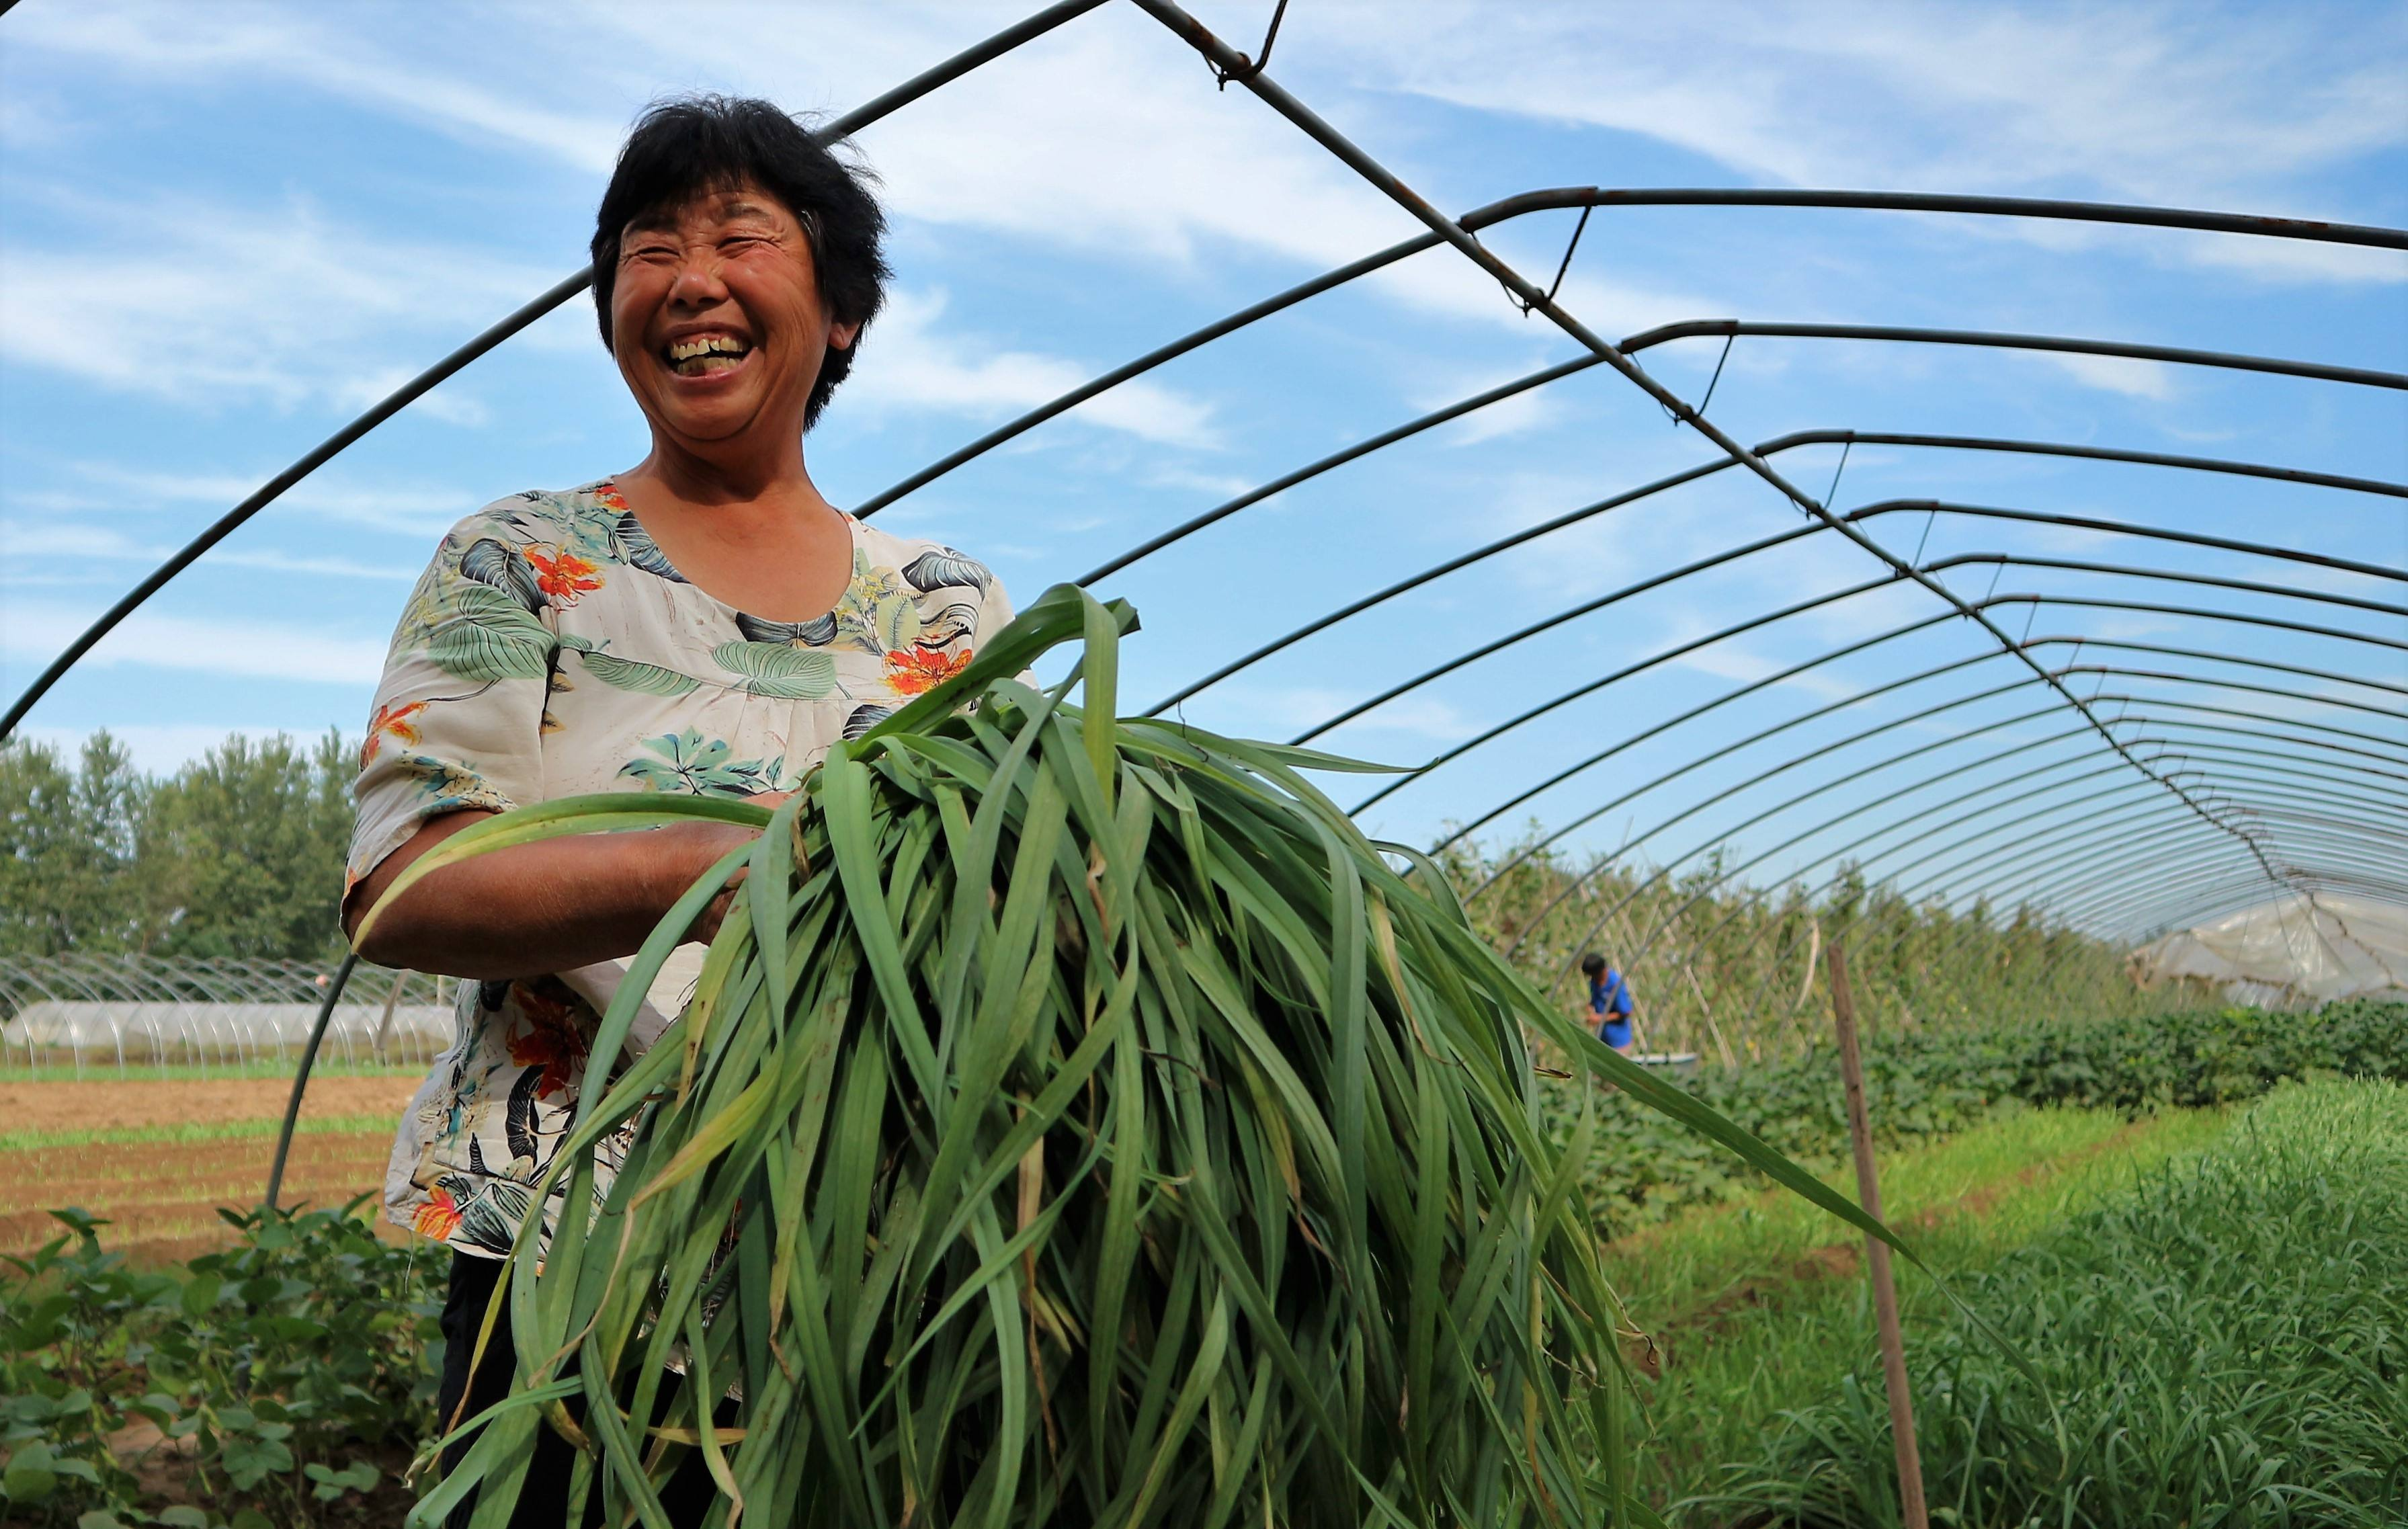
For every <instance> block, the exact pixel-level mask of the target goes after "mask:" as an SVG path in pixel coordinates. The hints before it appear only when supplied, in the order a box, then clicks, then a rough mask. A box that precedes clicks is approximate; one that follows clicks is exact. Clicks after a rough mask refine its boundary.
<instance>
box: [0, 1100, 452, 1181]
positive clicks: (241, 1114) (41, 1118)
mask: <svg viewBox="0 0 2408 1529" xmlns="http://www.w3.org/2000/svg"><path fill="white" fill-rule="evenodd" d="M418 1081H419V1080H418V1079H415V1078H316V1079H311V1080H310V1082H309V1092H308V1093H307V1094H305V1095H303V1097H302V1100H301V1117H302V1119H304V1120H309V1119H313V1118H315V1119H324V1118H337V1117H341V1116H345V1115H389V1116H391V1117H393V1118H394V1120H396V1121H397V1120H399V1119H400V1118H401V1111H402V1107H403V1106H405V1105H407V1104H408V1103H409V1096H410V1094H411V1093H412V1092H413V1091H415V1090H416V1089H417V1087H418ZM292 1092H293V1084H292V1082H291V1080H290V1079H280V1078H222V1079H210V1078H195V1079H127V1080H123V1081H120V1080H118V1079H85V1080H83V1081H80V1082H69V1081H61V1082H40V1083H0V1130H7V1131H12V1132H15V1131H106V1130H112V1129H117V1128H122V1127H126V1126H138V1125H227V1124H233V1123H235V1122H241V1121H274V1120H281V1119H282V1118H283V1116H284V1101H285V1099H286V1097H287V1096H288V1095H290V1094H291V1093H292ZM12 1155H13V1154H12ZM261 1161H262V1162H263V1163H264V1162H265V1157H263V1158H262V1159H261ZM14 1166H15V1165H13V1164H12V1165H11V1168H12V1171H11V1173H10V1178H12V1179H13V1178H14V1177H15V1173H14V1171H13V1169H14Z"/></svg>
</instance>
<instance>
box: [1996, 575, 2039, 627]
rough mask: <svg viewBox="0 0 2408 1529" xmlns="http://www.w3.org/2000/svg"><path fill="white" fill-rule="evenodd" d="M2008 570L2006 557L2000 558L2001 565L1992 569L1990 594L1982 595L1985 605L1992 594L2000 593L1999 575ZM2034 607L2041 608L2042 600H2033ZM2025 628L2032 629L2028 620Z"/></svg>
mask: <svg viewBox="0 0 2408 1529" xmlns="http://www.w3.org/2000/svg"><path fill="white" fill-rule="evenodd" d="M2006 571H2007V563H2006V559H2004V558H2000V560H1999V565H1998V566H1997V567H1995V568H1992V569H1991V570H1990V590H1989V593H1988V594H1985V595H1983V596H1982V603H1983V604H1984V605H1985V606H1986V605H1988V604H1989V603H1990V595H1991V594H1996V593H1999V576H2000V575H2001V574H2003V573H2005V572H2006ZM2032 608H2033V609H2034V610H2038V609H2039V608H2040V602H2039V601H2038V600H2034V601H2033V602H2032ZM2024 629H2025V630H2026V631H2029V630H2031V628H2030V625H2029V623H2028V622H2027V623H2026V625H2025V628H2024Z"/></svg>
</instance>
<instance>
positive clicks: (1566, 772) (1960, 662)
mask: <svg viewBox="0 0 2408 1529" xmlns="http://www.w3.org/2000/svg"><path fill="white" fill-rule="evenodd" d="M1948 619H1949V618H1948V617H1947V616H1945V615H1942V616H1930V617H1926V618H1925V619H1924V620H1922V621H1920V622H1914V623H1912V624H1910V625H1908V626H1904V627H1900V628H1898V629H1896V630H1893V631H1889V632H1884V633H1881V634H1880V635H1878V636H1871V637H1867V638H1865V639H1863V640H1862V641H1859V642H1853V643H1850V644H1848V645H1847V646H1845V647H1843V648H1839V649H1835V650H1832V651H1830V652H1828V653H1825V654H1822V655H1821V656H1820V657H1817V658H1813V659H1810V660H1808V661H1807V662H1806V663H1803V664H1793V665H1791V666H1790V667H1789V668H1787V669H1785V670H1782V671H1781V672H1779V673H1778V674H1772V675H1768V676H1766V677H1765V678H1763V679H1756V680H1752V681H1750V682H1749V683H1748V684H1746V685H1743V686H1742V687H1741V688H1740V689H1738V690H1735V691H1727V692H1725V693H1723V694H1721V695H1718V696H1716V697H1715V698H1714V699H1713V700H1711V701H1708V702H1706V703H1704V704H1703V705H1701V706H1695V707H1690V708H1689V709H1688V710H1686V711H1684V712H1681V713H1680V714H1678V715H1677V716H1674V717H1671V718H1669V719H1667V720H1666V721H1664V722H1657V723H1656V724H1655V725H1654V726H1652V727H1649V728H1646V729H1644V730H1643V731H1641V732H1638V733H1634V734H1631V735H1629V736H1627V737H1625V738H1623V739H1622V741H1621V742H1619V743H1616V744H1613V746H1612V747H1610V748H1607V749H1604V750H1600V751H1599V752H1597V753H1594V754H1591V755H1590V756H1589V757H1588V758H1586V759H1584V760H1582V761H1581V762H1580V763H1579V764H1574V765H1571V766H1570V767H1569V768H1567V769H1563V770H1558V771H1557V772H1556V773H1555V774H1554V775H1552V776H1549V777H1548V778H1547V779H1544V780H1541V781H1540V782H1539V783H1538V784H1537V785H1535V786H1531V787H1529V788H1527V790H1524V791H1522V792H1519V793H1515V794H1514V795H1512V796H1510V797H1508V798H1506V799H1505V801H1503V802H1501V803H1499V804H1498V806H1496V807H1491V808H1489V809H1488V810H1487V811H1486V812H1484V813H1482V814H1481V815H1480V816H1479V817H1477V818H1475V819H1473V820H1472V821H1471V822H1469V823H1467V824H1465V825H1464V826H1463V827H1461V828H1458V829H1456V830H1455V832H1454V833H1453V834H1450V835H1448V836H1446V837H1445V838H1443V839H1441V840H1440V841H1439V842H1438V843H1437V844H1435V845H1433V846H1432V847H1431V848H1430V850H1429V851H1428V852H1429V853H1431V854H1438V853H1440V852H1441V851H1442V850H1445V849H1446V848H1447V847H1448V846H1450V845H1453V844H1455V843H1457V842H1459V841H1460V840H1462V839H1464V838H1465V837H1467V836H1469V835H1470V833H1471V832H1472V831H1473V830H1474V829H1476V828H1478V827H1480V826H1481V825H1482V824H1484V823H1486V822H1492V821H1493V820H1495V819H1496V818H1498V817H1499V816H1501V815H1502V814H1504V813H1507V812H1511V811H1512V809H1513V808H1515V807H1520V806H1521V805H1522V804H1523V803H1525V802H1527V801H1529V800H1530V799H1531V798H1532V797H1534V796H1537V795H1540V794H1541V793H1544V792H1547V791H1550V790H1552V789H1554V788H1555V787H1556V786H1558V785H1561V784H1562V783H1563V782H1564V781H1566V780H1569V779H1571V778H1572V777H1573V776H1576V775H1578V774H1580V773H1581V772H1582V771H1584V770H1586V769H1588V768H1590V767H1591V766H1593V765H1596V764H1603V763H1604V762H1605V761H1606V760H1608V759H1611V758H1613V756H1614V755H1615V754H1617V753H1620V752H1621V751H1622V750H1625V749H1627V748H1629V747H1631V746H1632V745H1634V744H1637V743H1641V742H1643V741H1645V740H1646V739H1648V738H1650V737H1653V736H1656V735H1658V734H1661V733H1665V732H1668V731H1670V729H1672V728H1674V727H1677V726H1679V725H1680V724H1682V723H1684V722H1688V721H1690V720H1691V719H1693V718H1696V717H1699V716H1701V715H1703V714H1704V713H1706V712H1708V711H1711V710H1713V708H1714V707H1719V706H1722V705H1724V704H1725V703H1726V702H1728V701H1733V700H1736V699H1738V698H1739V697H1740V696H1742V695H1745V694H1747V693H1750V692H1751V691H1755V690H1758V689H1761V688H1763V687H1764V686H1767V685H1770V684H1777V683H1779V682H1780V681H1782V680H1784V679H1792V678H1794V677H1795V676H1797V675H1799V674H1800V673H1803V672H1804V671H1806V670H1808V669H1812V668H1814V667H1817V666H1819V665H1821V664H1827V663H1828V662H1830V661H1831V660H1832V659H1834V658H1841V657H1845V656H1847V655H1848V654H1851V653H1856V652H1861V651H1863V650H1865V649H1868V648H1871V647H1873V646H1875V645H1876V644H1879V643H1884V642H1888V641H1890V640H1891V639H1892V638H1895V637H1899V636H1906V635H1907V634H1909V633H1912V632H1916V631H1920V630H1922V629H1923V628H1925V627H1928V626H1930V625H1932V624H1934V623H1935V622H1944V621H1946V620H1948ZM2004 656H2005V655H2004V654H2002V653H1999V652H1997V651H1995V650H1993V651H1990V652H1982V653H1974V654H1971V656H1969V657H1965V658H1959V659H1952V660H1950V661H1949V662H1948V663H1946V664H1935V665H1934V666H1932V667H1931V668H1928V669H1922V670H1918V671H1916V672H1915V673H1914V674H1911V675H1908V676H1906V677H1905V678H1904V679H1893V680H1889V681H1886V682H1885V683H1883V684H1880V685H1876V686H1874V687H1872V688H1871V689H1870V690H1864V691H1859V692H1857V693H1855V694H1853V695H1848V696H1843V697H1842V698H1840V699H1838V700H1835V701H1831V702H1828V703H1826V704H1825V705H1823V706H1820V707H1815V708H1814V709H1813V710H1811V711H1806V712H1801V713H1800V714H1799V715H1798V716H1795V717H1791V718H1789V719H1787V720H1786V721H1785V722H1778V723H1775V724H1774V725H1773V726H1771V727H1769V728H1765V729H1762V730H1761V731H1758V732H1756V733H1753V734H1750V735H1749V736H1747V737H1744V738H1742V739H1740V740H1739V741H1737V742H1736V743H1727V744H1724V745H1723V746H1721V747H1720V748H1718V749H1715V750H1713V751H1712V752H1710V753H1705V754H1699V755H1697V756H1695V757H1693V758H1690V759H1687V760H1684V761H1683V762H1682V763H1681V764H1677V765H1675V766H1673V767H1672V768H1671V769H1670V770H1669V771H1666V772H1664V773H1662V774H1659V775H1657V776H1656V777H1654V778H1653V779H1649V780H1648V781H1646V782H1645V783H1644V784H1642V785H1641V786H1638V787H1636V788H1634V789H1632V790H1630V791H1628V792H1626V793H1623V794H1622V795H1620V796H1617V797H1615V798H1613V800H1612V801H1609V802H1607V803H1605V804H1604V805H1603V806H1601V807H1592V808H1591V809H1589V810H1588V811H1587V812H1584V813H1583V814H1581V816H1579V817H1578V818H1575V819H1572V820H1571V821H1570V822H1563V823H1559V824H1557V825H1556V826H1555V830H1554V831H1553V832H1551V833H1549V834H1548V835H1547V836H1545V837H1543V838H1541V839H1538V840H1536V841H1535V842H1533V843H1530V844H1527V845H1525V846H1523V847H1522V848H1520V849H1519V850H1516V851H1515V852H1514V853H1513V855H1512V857H1511V858H1510V859H1508V860H1507V861H1506V862H1505V863H1504V864H1502V865H1498V867H1497V869H1496V871H1495V872H1493V873H1492V874H1491V875H1490V876H1489V877H1488V879H1486V880H1484V881H1483V882H1481V883H1480V885H1478V886H1477V887H1474V888H1472V889H1471V891H1469V893H1465V894H1464V900H1465V901H1466V902H1469V901H1470V900H1471V899H1473V898H1475V897H1478V896H1479V895H1480V894H1481V893H1484V892H1485V891H1487V890H1488V889H1489V888H1490V887H1491V886H1493V885H1495V884H1496V882H1497V880H1498V879H1499V878H1501V877H1504V876H1506V875H1508V874H1510V873H1511V872H1512V870H1513V869H1514V867H1516V866H1518V865H1521V864H1522V863H1523V862H1524V861H1526V860H1528V859H1529V858H1530V857H1531V856H1533V855H1537V854H1541V853H1543V852H1545V851H1546V850H1547V849H1548V848H1549V847H1551V846H1552V845H1554V844H1555V842H1556V841H1558V840H1559V839H1561V838H1562V837H1563V836H1565V835H1567V834H1569V833H1571V832H1572V831H1573V830H1575V829H1578V828H1581V827H1584V826H1585V825H1586V824H1588V823H1590V822H1595V821H1596V820H1597V819H1598V818H1600V817H1603V816H1604V815H1605V814H1606V813H1608V812H1611V811H1613V809H1614V808H1615V807H1620V806H1622V805H1623V804H1624V803H1625V802H1627V801H1630V800H1632V799H1633V798H1635V797H1638V796H1641V795H1644V794H1645V793H1648V792H1650V791H1653V790H1654V789H1655V788H1656V787H1657V786H1660V785H1663V784H1665V783H1666V782H1667V781H1670V780H1673V779H1678V778H1679V777H1680V776H1683V775H1685V774H1687V773H1688V772H1689V771H1691V770H1694V769H1697V768H1699V766H1701V765H1705V764H1713V762H1714V761H1716V760H1718V759H1724V758H1727V757H1728V756H1729V755H1731V754H1734V753H1737V752H1738V751H1739V750H1742V749H1744V748H1748V747H1751V746H1753V745H1755V744H1757V743H1761V742H1762V741H1764V740H1765V739H1766V738H1768V737H1771V736H1774V735H1776V734H1779V733H1783V732H1785V731H1787V730H1788V729H1790V728H1792V727H1796V726H1798V725H1799V724H1800V723H1802V722H1812V721H1814V720H1815V719H1817V718H1820V717H1826V716H1828V715H1830V714H1831V713H1833V712H1835V711H1841V710H1844V709H1845V708H1847V707H1852V706H1855V705H1856V704H1857V703H1858V702H1860V701H1867V700H1871V698H1872V697H1874V696H1876V695H1883V694H1886V693H1889V692H1891V691H1894V690H1900V689H1903V688H1905V687H1906V686H1908V685H1913V684H1918V683H1920V682H1922V681H1923V680H1926V679H1936V678H1937V677H1939V676H1941V675H1943V674H1948V673H1951V672H1953V671H1955V670H1957V669H1961V668H1965V667H1968V666H1969V665H1971V664H1986V663H1988V662H1990V661H1991V660H1993V659H1997V658H2002V657H2004Z"/></svg>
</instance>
